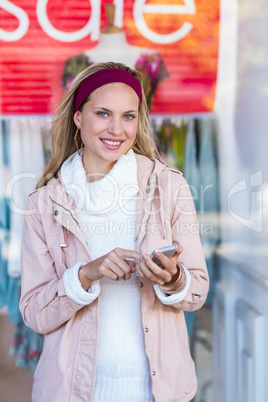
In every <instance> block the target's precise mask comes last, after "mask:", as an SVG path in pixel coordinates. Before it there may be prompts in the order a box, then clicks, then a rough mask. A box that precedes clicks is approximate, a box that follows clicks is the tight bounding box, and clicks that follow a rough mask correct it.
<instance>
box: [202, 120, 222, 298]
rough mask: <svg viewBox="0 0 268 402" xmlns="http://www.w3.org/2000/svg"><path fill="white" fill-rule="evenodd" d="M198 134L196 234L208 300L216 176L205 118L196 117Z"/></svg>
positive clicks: (216, 228)
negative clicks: (199, 225)
mask: <svg viewBox="0 0 268 402" xmlns="http://www.w3.org/2000/svg"><path fill="white" fill-rule="evenodd" d="M198 127H199V135H200V152H199V170H200V190H201V191H200V211H199V217H200V219H201V220H202V230H201V231H200V238H201V242H202V245H203V248H204V253H205V258H206V263H207V268H208V272H209V277H210V290H209V294H208V297H207V301H206V304H211V303H212V297H213V292H214V253H215V247H216V244H217V243H218V241H219V216H218V212H219V178H218V171H217V163H216V157H215V152H214V149H215V147H214V144H213V131H212V126H211V121H210V120H209V119H200V120H199V121H198Z"/></svg>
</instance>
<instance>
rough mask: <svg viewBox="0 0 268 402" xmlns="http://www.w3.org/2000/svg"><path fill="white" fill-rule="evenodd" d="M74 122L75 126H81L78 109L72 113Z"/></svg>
mask: <svg viewBox="0 0 268 402" xmlns="http://www.w3.org/2000/svg"><path fill="white" fill-rule="evenodd" d="M74 124H75V125H76V127H77V128H80V126H81V112H80V111H79V110H77V111H76V112H75V114H74Z"/></svg>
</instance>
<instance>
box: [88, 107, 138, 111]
mask: <svg viewBox="0 0 268 402" xmlns="http://www.w3.org/2000/svg"><path fill="white" fill-rule="evenodd" d="M93 109H101V110H104V111H105V112H112V110H110V109H107V108H106V107H103V106H96V107H94V108H93ZM123 113H138V110H135V109H131V110H126V111H125V112H123Z"/></svg>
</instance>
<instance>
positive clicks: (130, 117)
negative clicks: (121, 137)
mask: <svg viewBox="0 0 268 402" xmlns="http://www.w3.org/2000/svg"><path fill="white" fill-rule="evenodd" d="M134 117H135V116H133V114H126V115H125V116H124V118H125V119H126V120H132V119H134Z"/></svg>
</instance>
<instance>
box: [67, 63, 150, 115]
mask: <svg viewBox="0 0 268 402" xmlns="http://www.w3.org/2000/svg"><path fill="white" fill-rule="evenodd" d="M112 82H123V83H124V84H127V85H129V86H130V87H131V88H132V89H134V91H135V92H136V94H137V95H138V97H139V99H140V104H141V102H142V91H141V84H140V83H139V81H138V80H137V78H135V77H134V75H132V74H131V73H129V72H128V71H126V70H121V69H119V68H117V69H115V68H106V69H104V70H99V71H97V72H96V73H94V74H91V75H89V76H88V77H87V78H85V79H84V81H82V83H81V84H80V86H79V87H78V88H77V90H76V92H75V95H74V113H75V112H76V111H77V110H78V109H79V108H80V106H81V105H82V103H83V102H84V100H85V99H86V98H87V97H88V95H90V94H91V93H92V92H93V91H95V89H97V88H99V87H101V86H103V85H105V84H110V83H112Z"/></svg>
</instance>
